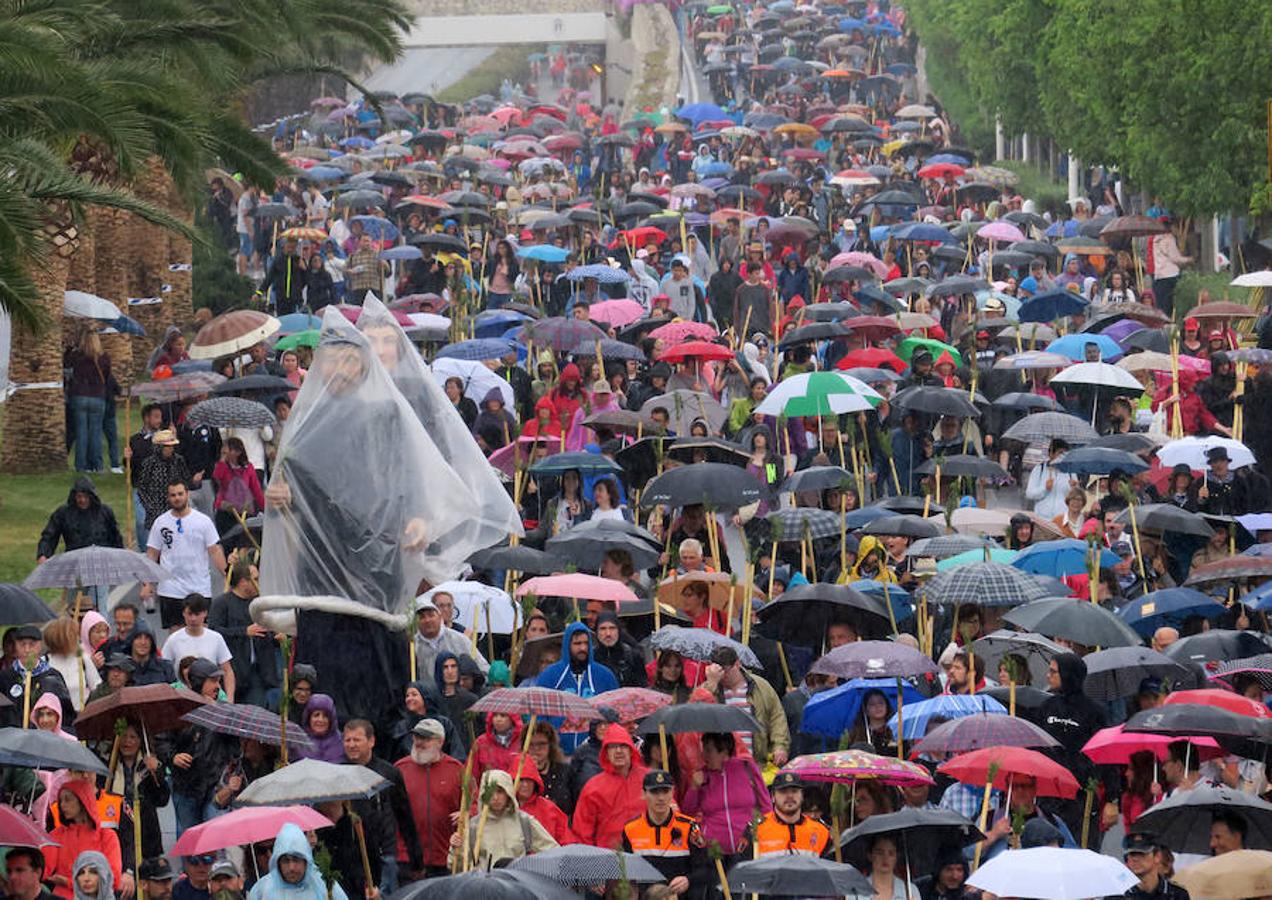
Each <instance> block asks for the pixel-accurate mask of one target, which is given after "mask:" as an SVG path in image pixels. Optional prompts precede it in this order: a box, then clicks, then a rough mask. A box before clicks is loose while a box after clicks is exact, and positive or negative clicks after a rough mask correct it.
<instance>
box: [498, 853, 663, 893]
mask: <svg viewBox="0 0 1272 900" xmlns="http://www.w3.org/2000/svg"><path fill="white" fill-rule="evenodd" d="M508 869H509V870H511V871H513V872H531V873H533V874H535V875H542V876H543V877H545V878H551V879H552V880H553V881H557V882H560V883H561V884H564V885H568V886H570V887H583V886H584V885H589V884H600V883H602V882H605V881H623V880H626V881H630V882H633V883H634V884H653V883H655V882H659V881H663V880H664V878H663V875H662V873H661V872H659V871H658V870H657V869H655V868H654V867H653V865H652V864H651V863H650V862H649V861H648V860H646V859H645V858H644V857H643V856H639V855H637V854H635V853H624V852H622V851H621V850H607V849H605V848H603V847H590V846H588V845H587V844H570V845H569V846H566V847H553V848H552V849H551V850H544V851H543V852H542V853H535V854H532V855H530V856H523V857H521V858H520V859H518V860H517V861H516V862H513V863H512V864H511V865H509V866H508Z"/></svg>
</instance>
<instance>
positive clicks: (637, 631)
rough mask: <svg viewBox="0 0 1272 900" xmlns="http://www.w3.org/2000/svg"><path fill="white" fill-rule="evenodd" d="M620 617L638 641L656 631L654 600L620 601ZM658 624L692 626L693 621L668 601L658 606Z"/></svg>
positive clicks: (628, 631)
mask: <svg viewBox="0 0 1272 900" xmlns="http://www.w3.org/2000/svg"><path fill="white" fill-rule="evenodd" d="M618 618H619V619H620V620H621V621H622V623H623V628H624V629H626V631H627V633H628V634H630V635H631V636H632V637H633V638H635V639H636V640H638V641H643V640H644V639H645V638H647V637H649V636H650V635H651V634H653V633H654V631H655V628H654V601H653V600H646V599H643V598H642V599H639V600H637V601H635V602H634V603H620V604H619V606H618ZM658 624H659V625H660V626H661V625H679V626H681V627H682V628H690V627H692V626H693V622H691V621H689V620H688V619H686V618H685V617H684V614H683V613H681V612H680V610H678V609H676V608H675V607H673V606H668V605H667V604H666V603H663V604H660V605H659V607H658Z"/></svg>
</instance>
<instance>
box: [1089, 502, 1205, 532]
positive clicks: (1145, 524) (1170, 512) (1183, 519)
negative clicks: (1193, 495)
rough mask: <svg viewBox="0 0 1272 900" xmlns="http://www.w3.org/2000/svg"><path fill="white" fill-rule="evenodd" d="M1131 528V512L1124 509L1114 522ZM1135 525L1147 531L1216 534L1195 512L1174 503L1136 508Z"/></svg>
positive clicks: (1151, 504)
mask: <svg viewBox="0 0 1272 900" xmlns="http://www.w3.org/2000/svg"><path fill="white" fill-rule="evenodd" d="M1114 521H1116V522H1120V523H1121V524H1122V525H1125V526H1127V527H1128V528H1129V527H1130V524H1131V511H1130V509H1124V510H1122V511H1121V512H1120V513H1118V514H1117V518H1116V519H1115V520H1114ZM1135 525H1136V526H1137V527H1138V528H1142V529H1144V530H1146V531H1173V532H1175V533H1177V534H1195V535H1197V536H1198V537H1210V536H1211V535H1212V534H1214V533H1215V531H1214V529H1213V528H1211V527H1210V525H1209V523H1207V522H1206V520H1205V519H1204V518H1203V517H1202V516H1199V515H1198V514H1197V513H1195V512H1189V511H1188V510H1186V509H1180V508H1179V507H1178V506H1176V505H1175V504H1173V503H1145V504H1143V505H1142V506H1141V505H1138V504H1137V505H1136V507H1135Z"/></svg>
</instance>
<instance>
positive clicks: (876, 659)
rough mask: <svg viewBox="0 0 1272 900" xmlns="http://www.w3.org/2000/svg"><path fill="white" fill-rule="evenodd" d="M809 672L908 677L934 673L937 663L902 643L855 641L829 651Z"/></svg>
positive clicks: (841, 675) (856, 676)
mask: <svg viewBox="0 0 1272 900" xmlns="http://www.w3.org/2000/svg"><path fill="white" fill-rule="evenodd" d="M811 671H812V672H813V673H815V674H817V675H834V676H835V677H837V678H888V677H896V678H908V677H911V676H915V675H927V674H933V675H934V674H936V673H937V672H939V671H940V669H938V668H937V667H936V663H934V662H932V660H931V659H929V658H928V657H927V656H925V655H924V654H922V653H920V652H919V651H918V650H915V649H913V648H911V647H907V646H906V645H905V644H894V643H892V642H891V641H856V642H854V643H851V644H843V645H842V646H839V647H836V648H835V649H834V650H831V651H830V652H829V653H827V654H826V655H825V656H823V657H822V658H821V659H819V660H817V662H815V663H813V668H812V669H811Z"/></svg>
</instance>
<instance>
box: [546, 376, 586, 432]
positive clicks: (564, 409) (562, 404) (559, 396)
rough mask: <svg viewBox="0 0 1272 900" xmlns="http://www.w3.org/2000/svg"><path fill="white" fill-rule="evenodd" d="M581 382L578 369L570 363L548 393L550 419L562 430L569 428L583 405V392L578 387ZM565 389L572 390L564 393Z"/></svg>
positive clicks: (581, 378) (581, 377)
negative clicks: (550, 409)
mask: <svg viewBox="0 0 1272 900" xmlns="http://www.w3.org/2000/svg"><path fill="white" fill-rule="evenodd" d="M582 382H583V375H582V373H580V372H579V367H578V366H576V365H575V364H574V363H570V364H569V365H567V366H566V367H565V368H564V369H562V370H561V377H560V379H559V380H558V381H557V386H556V387H554V388H553V389H552V390H550V391H548V394H547V397H548V402H549V403H551V404H552V418H553V420H554V421H556V422H557V423H558V425H560V426H561V427H562V428H568V427H569V425H570V423H571V422H573V421H574V413H575V412H577V411H578V408H579V407H580V406H582V405H583V391H582V390H581V387H580V386H581V385H582ZM567 387H568V388H569V389H570V390H572V393H569V394H567V393H566V392H565V389H566V388H567Z"/></svg>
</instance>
